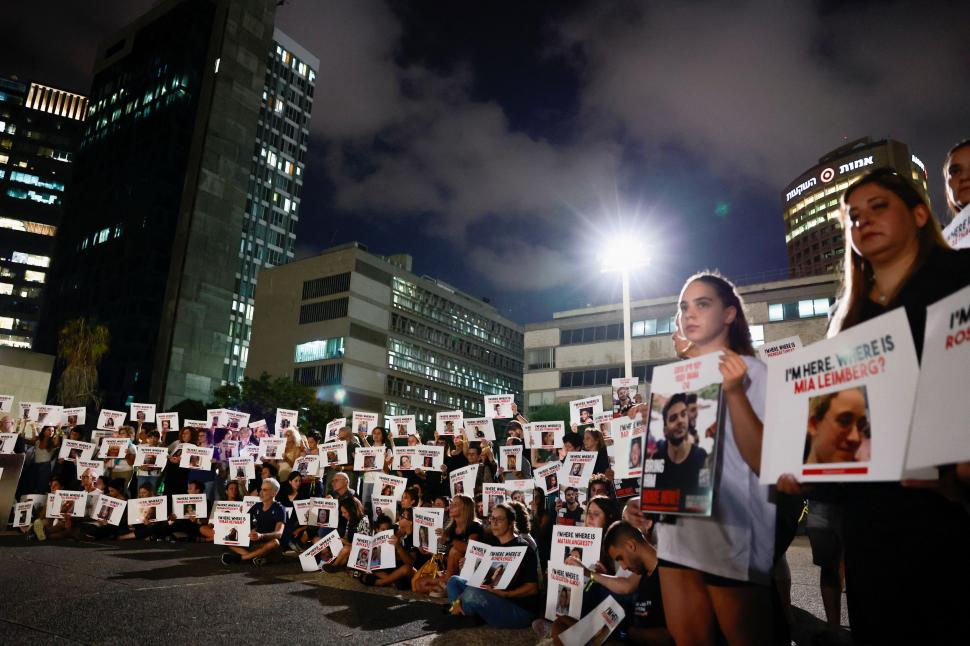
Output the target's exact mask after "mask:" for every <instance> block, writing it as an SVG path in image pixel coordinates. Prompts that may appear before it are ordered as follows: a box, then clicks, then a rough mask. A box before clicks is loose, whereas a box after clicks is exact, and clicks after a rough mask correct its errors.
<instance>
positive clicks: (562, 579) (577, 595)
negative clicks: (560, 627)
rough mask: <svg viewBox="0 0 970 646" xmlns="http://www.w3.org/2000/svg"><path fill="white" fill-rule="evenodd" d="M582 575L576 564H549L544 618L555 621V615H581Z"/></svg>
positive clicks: (574, 617) (577, 617)
mask: <svg viewBox="0 0 970 646" xmlns="http://www.w3.org/2000/svg"><path fill="white" fill-rule="evenodd" d="M583 577H584V575H583V569H582V568H581V567H579V566H578V565H552V564H550V565H549V573H548V577H547V584H548V588H547V590H546V614H545V617H546V619H548V620H549V621H555V620H556V618H557V617H572V618H573V619H579V618H580V617H582V613H583V584H584V578H583Z"/></svg>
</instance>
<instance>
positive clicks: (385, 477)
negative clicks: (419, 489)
mask: <svg viewBox="0 0 970 646" xmlns="http://www.w3.org/2000/svg"><path fill="white" fill-rule="evenodd" d="M407 486H408V479H407V478H401V477H399V476H392V475H391V474H389V473H378V474H377V482H376V483H375V484H374V494H375V495H380V496H390V497H391V498H394V499H396V500H400V499H401V496H403V495H404V489H405V488H406V487H407Z"/></svg>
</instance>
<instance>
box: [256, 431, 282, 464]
mask: <svg viewBox="0 0 970 646" xmlns="http://www.w3.org/2000/svg"><path fill="white" fill-rule="evenodd" d="M285 453H286V438H285V437H273V436H269V437H264V438H262V439H261V440H260V441H259V452H258V453H257V454H256V455H257V456H258V457H259V460H260V462H265V461H266V460H282V459H283V455H284V454H285Z"/></svg>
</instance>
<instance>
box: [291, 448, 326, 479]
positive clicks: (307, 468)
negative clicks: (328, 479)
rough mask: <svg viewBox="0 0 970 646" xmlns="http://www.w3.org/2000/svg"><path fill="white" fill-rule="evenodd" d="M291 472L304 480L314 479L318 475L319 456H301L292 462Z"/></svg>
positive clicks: (310, 454) (308, 454)
mask: <svg viewBox="0 0 970 646" xmlns="http://www.w3.org/2000/svg"><path fill="white" fill-rule="evenodd" d="M293 471H295V472H297V473H299V474H300V476H302V477H304V478H316V477H317V476H318V475H320V456H319V455H317V454H315V453H307V454H306V455H301V456H300V457H298V458H297V459H296V460H295V461H294V462H293Z"/></svg>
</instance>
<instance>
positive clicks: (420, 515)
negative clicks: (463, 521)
mask: <svg viewBox="0 0 970 646" xmlns="http://www.w3.org/2000/svg"><path fill="white" fill-rule="evenodd" d="M411 511H412V513H413V520H414V529H413V532H414V534H413V536H412V540H413V541H414V546H415V547H417V548H419V549H422V550H425V551H427V552H429V553H431V554H434V553H435V552H437V551H438V534H437V532H436V531H435V530H438V529H444V526H445V510H444V509H436V508H434V507H414V508H413V509H412V510H411Z"/></svg>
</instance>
